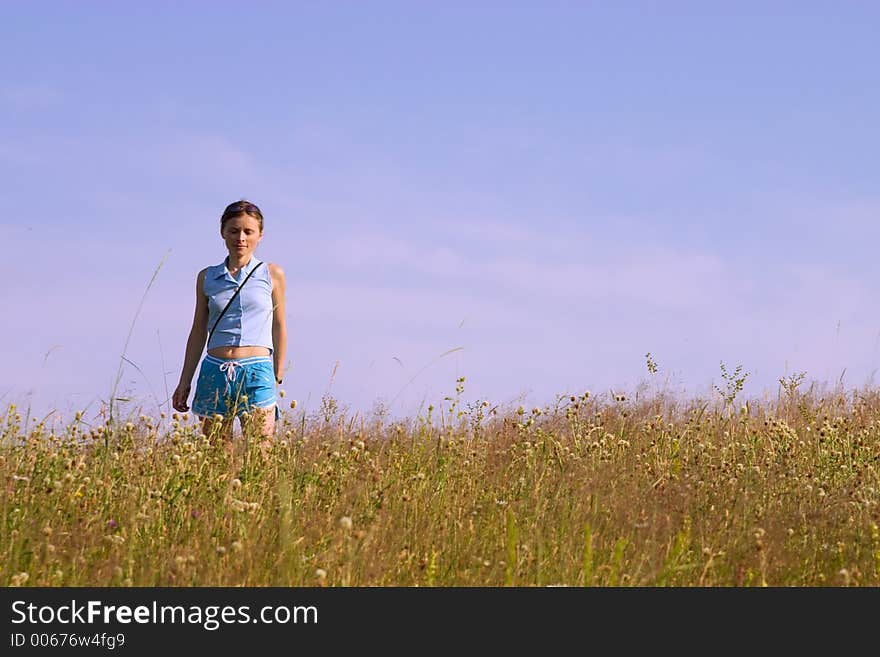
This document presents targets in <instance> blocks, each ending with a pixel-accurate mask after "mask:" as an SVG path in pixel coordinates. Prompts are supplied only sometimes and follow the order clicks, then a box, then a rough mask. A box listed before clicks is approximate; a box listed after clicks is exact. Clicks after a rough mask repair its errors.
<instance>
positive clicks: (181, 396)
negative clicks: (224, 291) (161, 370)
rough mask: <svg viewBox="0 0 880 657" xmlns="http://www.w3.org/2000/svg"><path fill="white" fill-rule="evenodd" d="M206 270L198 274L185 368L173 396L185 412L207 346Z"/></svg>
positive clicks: (179, 408)
mask: <svg viewBox="0 0 880 657" xmlns="http://www.w3.org/2000/svg"><path fill="white" fill-rule="evenodd" d="M205 271H206V270H205V269H203V270H202V271H200V272H199V275H198V276H196V310H195V314H194V315H193V322H192V328H190V331H189V338H188V339H187V341H186V353H185V355H184V357H183V369H182V370H181V371H180V382H179V383H178V384H177V389H176V390H175V391H174V395H173V396H172V406H174V408H175V410H178V411H181V412H184V413H185V412H186V411H188V410H189V406H187V403H186V402H187V399H188V398H189V391H190V387H191V385H192V379H193V376H194V375H195V373H196V367H197V366H198V364H199V357H200V356H201V355H202V350H203V349H204V348H205V341H206V340H207V339H208V299H207V297H206V296H205V295H204V293H203V292H202V290H203V289H204V287H203V284H204V281H205Z"/></svg>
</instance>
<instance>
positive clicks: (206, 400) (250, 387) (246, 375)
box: [172, 200, 287, 441]
mask: <svg viewBox="0 0 880 657" xmlns="http://www.w3.org/2000/svg"><path fill="white" fill-rule="evenodd" d="M220 236H221V237H222V238H223V241H224V242H225V244H226V249H227V251H228V252H229V255H228V256H226V258H225V259H224V260H223V262H221V263H220V264H218V265H214V266H213V267H206V268H205V269H203V270H202V271H200V272H199V274H198V276H197V277H196V310H195V316H194V317H193V323H192V328H191V329H190V332H189V339H188V340H187V341H186V354H185V356H184V361H183V370H182V371H181V372H180V382H179V383H178V385H177V388H176V389H175V391H174V395H173V396H172V406H173V407H174V408H175V409H176V410H178V411H180V412H182V413H185V412H187V411H188V410H189V406H187V399H188V398H189V393H190V385H191V383H192V378H193V375H194V374H195V370H196V365H197V363H198V361H199V357H200V356H201V354H202V349H203V348H204V347H205V340H206V339H207V342H208V351H207V355H206V356H205V358H204V360H202V365H201V368H200V369H199V378H198V381H197V383H196V392H195V396H194V397H193V409H192V410H193V413H195V414H196V415H199V416H200V417H201V418H202V432H203V433H204V434H205V435H206V436H210V435H212V433H214V435H216V432H218V431H219V432H220V434H221V435H222V436H224V437H225V438H226V439H227V440H232V429H233V422H234V420H235V418H236V416H238V417H239V422H241V421H242V419H243V417H242V414H244V413H247V414H248V417H250V418H252V419H253V422H254V426H255V428H256V429H257V430H258V431H259V433H260V434H261V435H262V436H263V439H264V441H265V440H268V439H270V438H271V437H272V436H273V434H274V432H275V417H276V396H275V385H276V384H280V383H281V376H282V373H283V366H284V365H283V364H284V355H285V351H286V349H287V324H286V321H285V317H284V312H285V311H284V291H285V285H286V283H285V279H284V271H283V270H282V269H281V267H279V266H278V265H276V264H273V263H264V262H263V261H261V260H259V259H258V258H257V257H256V256H255V255H254V251H255V250H256V248H257V245H258V244H259V243H260V240H261V239H263V214H262V212H260V209H259V208H258V207H257V206H256V205H254V204H253V203H251V202H250V201H246V200H241V201H236V202H235V203H232V204H230V205H228V206H227V207H226V209H225V210H224V211H223V215H222V216H221V217H220ZM209 331H210V336H209V335H208V333H209ZM242 428H244V427H242Z"/></svg>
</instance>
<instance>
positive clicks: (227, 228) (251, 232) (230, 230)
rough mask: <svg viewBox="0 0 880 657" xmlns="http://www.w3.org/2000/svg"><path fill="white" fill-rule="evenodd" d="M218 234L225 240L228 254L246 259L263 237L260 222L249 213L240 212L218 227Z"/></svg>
mask: <svg viewBox="0 0 880 657" xmlns="http://www.w3.org/2000/svg"><path fill="white" fill-rule="evenodd" d="M220 236H221V237H223V241H224V242H226V248H227V249H228V250H229V255H230V256H235V257H236V258H237V259H243V260H247V259H248V257H249V256H250V255H251V254H253V252H254V250H255V249H256V248H257V244H259V243H260V240H261V239H263V234H262V232H261V231H260V222H259V221H258V220H257V218H256V217H252V216H251V215H249V214H240V215H238V216H237V217H232V219H228V220H227V221H226V223H225V224H223V227H222V228H221V229H220Z"/></svg>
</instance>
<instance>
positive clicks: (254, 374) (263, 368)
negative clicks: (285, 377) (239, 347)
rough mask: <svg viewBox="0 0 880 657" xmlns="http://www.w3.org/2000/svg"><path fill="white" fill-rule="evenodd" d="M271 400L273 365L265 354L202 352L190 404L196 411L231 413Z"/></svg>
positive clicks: (260, 406)
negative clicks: (227, 356)
mask: <svg viewBox="0 0 880 657" xmlns="http://www.w3.org/2000/svg"><path fill="white" fill-rule="evenodd" d="M275 401H276V400H275V368H274V366H273V365H272V359H271V358H270V357H269V356H251V357H249V358H240V359H238V360H234V359H223V358H215V357H214V356H211V355H210V354H207V355H205V359H204V360H203V361H202V367H201V368H200V369H199V378H198V381H197V383H196V394H195V396H194V398H193V404H192V411H193V413H195V414H196V415H201V416H203V417H211V416H213V415H216V414H218V413H219V414H220V415H223V416H227V417H232V416H233V415H241V414H242V413H245V412H251V411H252V410H253V409H255V408H269V407H271V406H272V405H273V404H275ZM276 408H277V407H276Z"/></svg>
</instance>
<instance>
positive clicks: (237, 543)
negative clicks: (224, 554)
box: [232, 541, 244, 552]
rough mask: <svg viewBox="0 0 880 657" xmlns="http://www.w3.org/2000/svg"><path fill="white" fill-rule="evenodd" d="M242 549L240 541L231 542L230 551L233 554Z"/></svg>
mask: <svg viewBox="0 0 880 657" xmlns="http://www.w3.org/2000/svg"><path fill="white" fill-rule="evenodd" d="M243 549H244V544H242V542H241V541H232V551H233V552H241V551H242V550H243Z"/></svg>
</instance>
